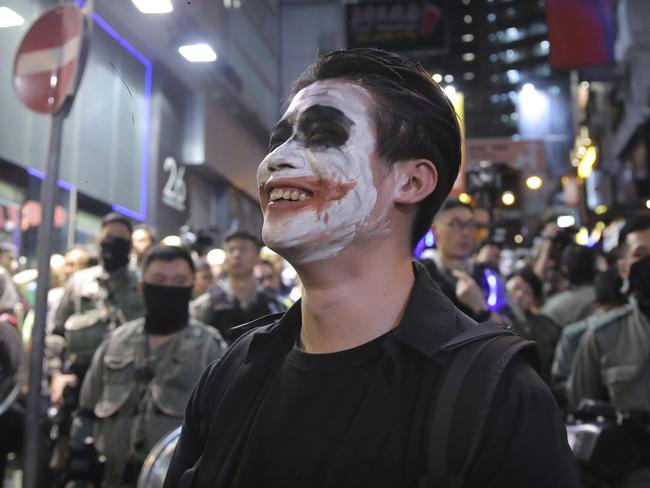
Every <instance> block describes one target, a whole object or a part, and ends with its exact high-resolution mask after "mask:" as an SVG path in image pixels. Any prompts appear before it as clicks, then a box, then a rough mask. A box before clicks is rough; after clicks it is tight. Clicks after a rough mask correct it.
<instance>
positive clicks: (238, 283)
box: [228, 272, 257, 302]
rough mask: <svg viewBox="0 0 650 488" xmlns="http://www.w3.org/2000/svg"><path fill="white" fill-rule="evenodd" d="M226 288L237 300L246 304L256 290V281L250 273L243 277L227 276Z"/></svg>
mask: <svg viewBox="0 0 650 488" xmlns="http://www.w3.org/2000/svg"><path fill="white" fill-rule="evenodd" d="M228 287H229V288H230V291H231V292H232V293H233V295H235V297H236V298H237V300H239V301H240V302H246V301H248V300H249V299H250V297H251V296H253V294H254V293H255V290H257V280H256V279H255V275H254V274H253V273H252V272H251V273H250V274H247V275H243V276H234V275H228Z"/></svg>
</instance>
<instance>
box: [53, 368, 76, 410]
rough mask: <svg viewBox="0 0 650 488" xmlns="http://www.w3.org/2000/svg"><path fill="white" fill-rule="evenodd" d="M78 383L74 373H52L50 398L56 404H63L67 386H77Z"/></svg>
mask: <svg viewBox="0 0 650 488" xmlns="http://www.w3.org/2000/svg"><path fill="white" fill-rule="evenodd" d="M76 384H77V377H76V376H75V375H73V374H63V373H54V375H52V383H51V385H50V399H51V400H52V403H53V404H54V405H61V404H62V403H63V392H64V391H65V388H66V386H68V385H69V386H75V385H76Z"/></svg>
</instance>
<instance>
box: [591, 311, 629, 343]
mask: <svg viewBox="0 0 650 488" xmlns="http://www.w3.org/2000/svg"><path fill="white" fill-rule="evenodd" d="M633 312H634V307H633V306H632V305H631V304H627V305H623V306H621V307H617V308H614V309H612V310H609V311H608V312H606V313H604V314H603V315H601V316H599V317H595V318H594V319H593V321H592V322H591V324H590V329H589V330H590V332H591V335H593V336H595V337H596V338H597V339H600V338H606V337H609V336H610V335H611V334H617V333H618V328H619V327H620V326H621V325H622V324H624V323H625V322H627V320H628V318H629V317H630V316H631V315H632V313H633Z"/></svg>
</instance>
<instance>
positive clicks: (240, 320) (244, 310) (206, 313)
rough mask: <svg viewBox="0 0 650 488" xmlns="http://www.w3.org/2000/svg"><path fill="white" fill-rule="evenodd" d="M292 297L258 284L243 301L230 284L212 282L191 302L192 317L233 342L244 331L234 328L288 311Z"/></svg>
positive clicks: (229, 341) (227, 340)
mask: <svg viewBox="0 0 650 488" xmlns="http://www.w3.org/2000/svg"><path fill="white" fill-rule="evenodd" d="M289 302H290V300H288V299H286V298H283V297H281V296H280V295H279V294H277V293H276V292H274V291H273V290H271V289H269V288H264V287H263V286H260V285H258V286H257V288H256V289H255V292H254V293H253V294H252V296H251V297H249V298H248V299H247V300H245V301H240V300H239V299H238V298H237V297H236V296H235V294H234V293H233V292H232V290H230V289H229V287H228V284H227V283H220V284H217V285H213V286H211V287H210V289H208V291H207V292H205V293H204V294H203V295H201V296H199V297H197V298H196V299H194V300H193V301H192V303H191V304H190V315H191V317H192V318H194V319H196V320H199V321H201V322H203V323H206V324H208V325H211V326H213V327H215V328H216V329H217V330H219V332H221V335H222V336H223V338H224V339H225V340H226V342H228V344H230V343H231V342H233V341H234V340H235V339H237V337H239V336H240V335H241V334H242V332H241V331H239V332H237V331H236V330H233V328H234V327H236V326H238V325H241V324H245V323H247V322H251V321H252V320H255V319H258V318H260V317H263V316H265V315H269V314H272V313H279V312H284V311H286V310H287V309H288V308H289V306H291V303H289Z"/></svg>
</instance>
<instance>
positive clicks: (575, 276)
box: [561, 244, 596, 285]
mask: <svg viewBox="0 0 650 488" xmlns="http://www.w3.org/2000/svg"><path fill="white" fill-rule="evenodd" d="M561 263H562V266H563V267H564V268H565V269H566V274H567V279H568V280H569V283H571V284H572V285H583V284H586V283H592V282H593V281H594V277H595V276H596V251H594V250H593V249H591V248H589V247H585V246H580V245H578V244H570V245H568V246H567V247H565V248H564V250H563V251H562V257H561Z"/></svg>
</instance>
